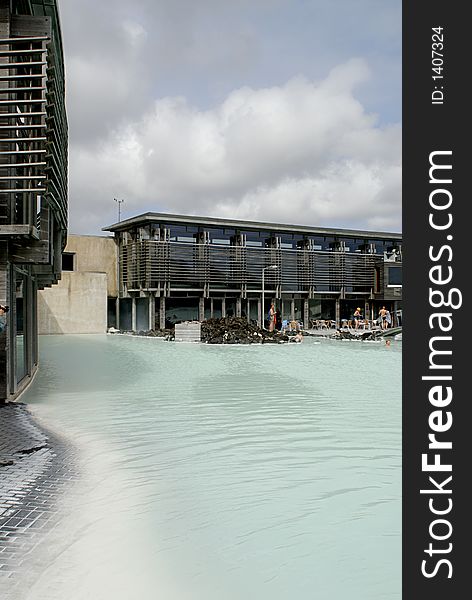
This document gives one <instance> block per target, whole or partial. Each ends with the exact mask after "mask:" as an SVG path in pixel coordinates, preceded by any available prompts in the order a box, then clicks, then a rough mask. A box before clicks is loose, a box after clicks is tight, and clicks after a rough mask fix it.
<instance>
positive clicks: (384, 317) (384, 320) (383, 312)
mask: <svg viewBox="0 0 472 600" xmlns="http://www.w3.org/2000/svg"><path fill="white" fill-rule="evenodd" d="M389 316H390V313H389V312H388V310H387V309H386V308H385V306H382V308H381V309H380V310H379V317H380V319H381V327H382V329H388V317H389Z"/></svg>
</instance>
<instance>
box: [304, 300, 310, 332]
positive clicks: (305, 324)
mask: <svg viewBox="0 0 472 600" xmlns="http://www.w3.org/2000/svg"><path fill="white" fill-rule="evenodd" d="M309 314H310V312H309V310H308V298H305V299H304V300H303V327H304V328H305V329H308V328H309V326H310V324H309V320H310V319H309Z"/></svg>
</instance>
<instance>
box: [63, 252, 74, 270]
mask: <svg viewBox="0 0 472 600" xmlns="http://www.w3.org/2000/svg"><path fill="white" fill-rule="evenodd" d="M74 267H75V253H74V252H63V253H62V270H63V271H75V268H74Z"/></svg>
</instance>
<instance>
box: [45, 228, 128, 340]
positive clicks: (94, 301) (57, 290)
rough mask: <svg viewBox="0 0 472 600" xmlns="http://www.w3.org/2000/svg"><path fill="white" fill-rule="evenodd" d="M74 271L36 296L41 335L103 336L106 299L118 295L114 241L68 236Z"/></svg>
mask: <svg viewBox="0 0 472 600" xmlns="http://www.w3.org/2000/svg"><path fill="white" fill-rule="evenodd" d="M64 252H73V253H74V254H75V257H74V271H63V272H62V277H61V280H60V281H59V282H58V283H57V284H56V285H53V286H52V287H51V288H46V289H44V290H42V291H41V292H39V294H38V331H39V333H40V334H59V333H106V331H107V300H108V298H109V297H116V296H117V280H116V272H117V271H116V270H117V250H116V244H115V242H114V239H113V238H110V237H100V236H92V235H69V236H68V238H67V246H66V248H65V250H64Z"/></svg>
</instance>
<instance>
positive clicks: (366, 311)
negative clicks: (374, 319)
mask: <svg viewBox="0 0 472 600" xmlns="http://www.w3.org/2000/svg"><path fill="white" fill-rule="evenodd" d="M364 317H365V318H366V319H367V320H369V321H370V306H369V301H368V300H365V301H364Z"/></svg>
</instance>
